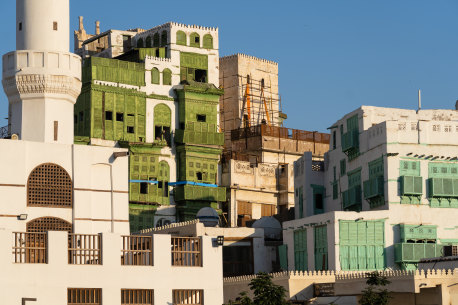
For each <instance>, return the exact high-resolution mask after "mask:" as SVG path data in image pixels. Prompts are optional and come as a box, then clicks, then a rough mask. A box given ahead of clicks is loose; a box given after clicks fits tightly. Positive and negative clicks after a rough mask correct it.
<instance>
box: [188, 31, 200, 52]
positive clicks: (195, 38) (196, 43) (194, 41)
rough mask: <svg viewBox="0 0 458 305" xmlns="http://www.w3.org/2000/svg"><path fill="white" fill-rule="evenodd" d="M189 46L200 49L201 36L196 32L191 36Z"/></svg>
mask: <svg viewBox="0 0 458 305" xmlns="http://www.w3.org/2000/svg"><path fill="white" fill-rule="evenodd" d="M189 46H190V47H195V48H200V35H199V34H197V33H195V32H194V33H191V35H189Z"/></svg>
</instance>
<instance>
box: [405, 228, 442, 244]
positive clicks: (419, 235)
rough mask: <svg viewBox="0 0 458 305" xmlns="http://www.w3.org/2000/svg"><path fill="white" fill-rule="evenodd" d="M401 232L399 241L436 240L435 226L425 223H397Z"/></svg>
mask: <svg viewBox="0 0 458 305" xmlns="http://www.w3.org/2000/svg"><path fill="white" fill-rule="evenodd" d="M399 231H400V234H401V241H402V242H407V241H408V240H414V241H417V240H434V241H435V240H436V239H437V227H436V226H427V225H426V226H425V225H405V224H401V225H399Z"/></svg>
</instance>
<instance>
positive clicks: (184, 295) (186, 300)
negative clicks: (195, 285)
mask: <svg viewBox="0 0 458 305" xmlns="http://www.w3.org/2000/svg"><path fill="white" fill-rule="evenodd" d="M172 303H173V305H182V304H193V305H203V304H204V291H203V290H173V301H172Z"/></svg>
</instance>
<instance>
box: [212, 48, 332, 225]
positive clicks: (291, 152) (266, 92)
mask: <svg viewBox="0 0 458 305" xmlns="http://www.w3.org/2000/svg"><path fill="white" fill-rule="evenodd" d="M219 75H220V79H219V83H220V85H221V86H222V87H223V88H224V95H223V96H222V97H221V99H220V112H221V119H220V121H221V129H222V130H223V131H224V135H225V153H224V154H223V162H222V178H221V181H222V185H223V186H225V187H226V188H227V189H228V192H227V194H228V196H227V200H228V202H227V206H226V209H225V211H226V213H227V222H228V223H229V224H230V225H231V226H246V225H247V224H248V225H249V224H250V223H251V222H252V221H253V220H255V219H259V218H261V217H263V216H272V215H276V214H280V218H281V220H288V219H293V218H294V216H293V210H292V208H293V206H294V185H293V184H294V183H293V182H294V176H293V168H292V165H293V162H294V161H296V160H297V159H298V158H299V157H300V156H302V154H303V153H304V152H305V151H310V152H312V154H313V158H314V160H316V161H318V163H319V162H320V161H322V160H323V156H324V153H325V152H326V151H327V149H328V144H329V135H328V134H324V133H319V132H315V131H304V130H296V129H289V128H285V127H283V125H284V124H283V121H284V120H285V119H286V115H285V114H284V113H283V112H282V109H281V98H280V95H279V90H278V64H277V63H275V62H273V61H269V60H265V59H260V58H256V57H253V56H248V55H244V54H236V55H231V56H226V57H222V58H220V74H219ZM321 163H322V162H321ZM318 166H320V165H318ZM321 167H322V166H321Z"/></svg>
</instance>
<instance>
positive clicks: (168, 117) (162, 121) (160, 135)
mask: <svg viewBox="0 0 458 305" xmlns="http://www.w3.org/2000/svg"><path fill="white" fill-rule="evenodd" d="M170 126H172V111H171V110H170V108H169V106H167V105H166V104H158V105H156V107H154V139H155V140H156V141H165V142H166V143H167V145H168V146H170V144H171V143H170Z"/></svg>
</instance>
